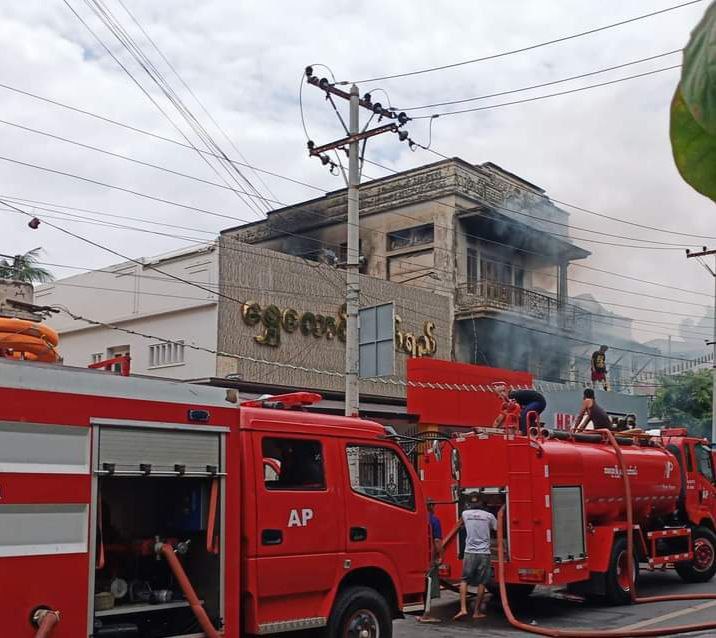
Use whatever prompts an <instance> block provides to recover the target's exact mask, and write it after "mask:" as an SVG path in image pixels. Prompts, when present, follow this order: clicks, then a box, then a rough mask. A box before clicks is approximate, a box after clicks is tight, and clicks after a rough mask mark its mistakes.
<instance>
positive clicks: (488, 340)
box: [222, 158, 589, 381]
mask: <svg viewBox="0 0 716 638" xmlns="http://www.w3.org/2000/svg"><path fill="white" fill-rule="evenodd" d="M346 212H347V194H346V190H345V189H341V190H337V191H334V192H330V193H327V194H326V195H325V196H324V197H320V198H316V199H313V200H310V201H305V202H301V203H299V204H295V205H292V206H288V207H285V208H281V209H276V210H273V211H271V212H270V213H269V214H268V216H267V219H266V220H261V221H258V222H254V223H250V224H246V225H243V226H240V227H236V228H230V229H227V230H225V231H223V232H222V239H223V241H224V242H225V243H227V244H228V245H231V243H232V242H243V243H248V244H253V245H256V246H260V247H261V248H266V249H270V250H274V251H277V252H281V253H286V254H290V255H293V256H297V257H301V258H303V259H304V260H306V261H315V262H323V263H329V264H332V265H334V266H335V267H336V268H341V267H342V266H343V265H344V263H345V260H346V246H347V244H346ZM360 219H361V229H360V234H361V240H360V255H361V272H362V273H363V274H364V275H369V276H371V277H374V278H378V279H383V280H387V281H391V282H395V283H402V284H405V285H406V286H414V287H418V288H423V289H428V290H429V291H430V292H433V293H435V294H438V295H443V296H445V297H447V298H448V300H449V315H450V316H449V317H447V318H446V317H441V318H440V319H441V320H445V319H448V320H449V321H451V322H452V325H453V329H452V346H451V353H450V354H451V358H452V359H454V360H457V361H464V362H468V363H477V364H484V365H490V366H495V367H504V368H512V369H521V370H528V371H530V372H532V373H533V374H534V375H535V376H536V377H537V378H540V379H544V380H552V381H562V380H567V379H568V378H569V368H570V347H571V346H572V345H573V342H570V340H569V339H565V337H569V336H570V335H578V336H581V334H582V333H581V331H583V330H584V329H586V326H588V323H589V322H588V312H587V311H585V310H584V309H583V308H580V307H578V306H576V305H573V304H571V303H570V302H569V292H568V285H567V284H568V279H567V272H568V268H569V264H570V263H571V262H572V261H574V260H578V259H584V258H586V257H587V256H588V255H589V252H588V251H586V250H584V249H582V248H580V247H579V246H577V245H575V244H574V243H573V242H572V241H571V240H570V238H569V214H568V213H567V212H566V211H564V210H562V209H561V208H559V207H557V206H555V205H554V204H553V203H552V202H551V201H550V199H549V197H548V196H547V195H546V194H545V191H544V190H543V189H541V188H539V187H538V186H535V185H534V184H532V183H530V182H528V181H526V180H524V179H522V178H520V177H518V176H517V175H514V174H512V173H510V172H509V171H506V170H504V169H503V168H501V167H499V166H497V165H496V164H493V163H485V164H480V165H474V164H470V163H468V162H466V161H463V160H461V159H457V158H453V159H448V160H444V161H440V162H436V163H433V164H429V165H426V166H422V167H419V168H415V169H411V170H408V171H403V172H401V173H397V174H395V175H393V176H390V177H384V178H381V179H375V180H372V181H368V182H364V183H363V184H362V185H361V189H360ZM362 303H363V304H364V305H370V303H369V302H368V301H367V300H363V301H362ZM426 312H427V310H426ZM435 319H436V318H435V317H427V316H426V317H425V320H426V321H427V320H435Z"/></svg>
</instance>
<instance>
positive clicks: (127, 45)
mask: <svg viewBox="0 0 716 638" xmlns="http://www.w3.org/2000/svg"><path fill="white" fill-rule="evenodd" d="M63 2H64V3H65V5H66V6H67V7H68V8H69V9H70V11H71V12H72V13H73V14H74V16H75V17H76V18H77V20H78V21H79V22H80V23H81V24H82V25H83V26H84V27H85V29H86V30H87V31H88V32H89V33H90V34H91V35H92V36H93V37H94V39H95V40H96V41H97V42H98V43H99V44H100V45H101V46H102V48H103V49H104V50H105V51H106V52H107V54H108V55H109V56H110V57H111V58H112V59H113V60H114V61H115V62H116V63H117V65H118V66H119V67H120V68H121V69H122V70H123V71H124V73H125V74H126V75H127V76H128V77H129V78H130V79H131V80H132V82H133V83H134V84H135V85H136V86H137V88H139V90H140V91H141V92H142V93H143V94H144V95H145V96H146V97H147V99H148V100H149V101H150V102H151V103H152V104H153V105H154V106H155V107H156V109H157V110H158V111H159V112H160V113H161V114H162V116H163V117H164V118H165V119H166V120H167V121H168V122H169V123H170V124H171V125H172V127H173V128H174V129H175V130H176V131H177V132H178V133H179V134H180V135H181V136H182V137H183V138H184V139H185V140H186V141H187V143H188V144H190V145H191V146H192V147H193V148H194V150H195V151H196V152H197V153H198V154H199V157H200V158H201V159H202V160H203V161H204V163H205V164H206V165H207V166H209V167H210V168H211V169H212V171H214V173H215V174H216V175H217V176H218V177H219V178H220V179H222V180H223V179H225V178H223V177H222V175H221V174H220V173H219V171H218V170H217V169H216V167H215V166H214V165H213V164H212V163H211V162H209V160H208V159H207V158H206V156H204V155H203V154H201V152H200V151H199V149H198V148H197V147H196V146H195V145H194V144H193V143H192V142H191V140H190V139H189V137H188V136H187V135H186V134H185V133H184V131H183V130H182V129H181V128H180V127H179V126H178V125H177V124H176V123H175V122H174V120H173V119H172V118H171V117H170V116H169V114H168V113H167V112H166V111H165V110H164V109H163V108H162V107H161V105H160V104H159V103H158V102H157V101H156V100H155V99H154V97H153V96H152V95H151V94H150V93H149V91H148V90H147V89H146V88H145V87H144V86H143V85H142V83H141V82H140V81H139V80H138V79H137V78H136V77H134V75H133V74H132V72H131V71H130V70H129V69H128V68H127V67H126V66H125V65H124V64H123V63H122V62H121V61H120V60H119V58H118V57H117V56H116V55H115V54H114V53H113V52H112V51H111V49H110V48H109V47H108V46H107V45H106V44H105V43H104V41H103V40H102V38H100V37H99V35H97V33H96V32H95V31H94V30H93V29H92V27H90V25H89V24H88V23H87V22H86V21H85V20H84V19H83V18H82V17H81V16H80V15H79V13H77V11H75V9H74V8H73V7H72V5H71V4H70V3H69V1H68V0H63ZM85 2H86V4H88V6H90V8H91V9H92V10H93V11H95V13H96V14H97V16H98V17H99V18H100V20H102V21H103V22H104V24H105V26H106V27H107V29H109V31H110V32H111V33H112V34H113V35H114V36H115V37H116V38H117V40H119V42H120V43H121V44H122V45H123V46H124V47H125V48H126V49H127V50H128V51H129V52H130V54H132V56H133V57H134V58H135V60H136V61H137V62H138V63H139V65H140V66H141V67H142V68H143V69H144V71H145V72H146V73H147V75H149V76H150V78H151V79H152V80H154V82H155V84H157V86H158V87H159V88H160V90H161V91H162V92H163V93H164V95H165V96H166V97H167V99H169V101H170V102H171V103H172V104H173V106H174V107H175V108H176V109H177V110H178V111H179V113H180V114H181V115H182V116H183V117H184V119H185V121H186V122H187V124H188V125H189V126H190V128H192V130H193V131H194V133H195V134H196V135H197V136H198V137H199V139H200V140H201V141H202V143H203V144H204V145H205V147H206V148H207V149H209V148H210V146H211V145H210V142H209V141H207V139H206V137H202V132H204V133H205V131H202V130H200V124H199V123H198V121H197V120H196V118H194V121H192V119H191V117H193V116H191V114H190V113H188V112H185V111H183V110H182V107H181V106H180V105H179V104H178V103H177V102H178V96H175V95H174V96H172V95H171V94H170V92H171V89H170V88H167V87H166V85H165V84H162V82H161V81H160V79H159V78H158V77H156V76H155V75H153V74H152V70H151V69H152V68H153V65H152V63H151V61H149V60H148V59H146V57H145V58H144V59H140V57H139V56H141V51H139V52H135V51H134V50H133V49H132V46H131V44H130V43H129V42H127V41H126V40H123V39H122V36H121V35H120V34H119V33H118V31H117V28H116V27H115V28H113V26H112V24H111V23H110V22H109V18H108V17H107V18H106V20H107V21H105V19H103V15H104V14H103V13H102V8H101V7H99V6H97V8H96V9H95V7H94V6H93V5H91V4H90V2H89V0H85ZM154 70H155V71H156V69H155V68H154ZM156 73H157V75H159V76H161V74H159V72H158V71H156ZM174 98H176V99H174ZM207 136H208V134H207ZM215 152H219V154H220V155H221V154H222V153H221V152H220V149H219V150H218V151H217V150H215ZM220 165H221V166H222V167H223V168H224V170H225V171H227V172H228V173H229V175H230V176H231V172H230V171H228V169H227V167H226V166H225V165H224V164H223V163H222V162H221V161H220ZM232 168H234V169H235V167H233V165H232ZM234 179H236V178H235V176H234ZM227 185H228V184H227ZM236 195H237V197H239V199H241V201H243V202H244V204H246V205H247V207H248V208H249V209H251V210H253V211H254V212H256V213H258V214H259V215H260V214H261V209H260V208H258V207H256V206H253V205H252V204H251V200H244V198H243V197H242V196H241V195H240V194H239V193H236Z"/></svg>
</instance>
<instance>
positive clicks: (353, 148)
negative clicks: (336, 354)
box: [345, 84, 360, 416]
mask: <svg viewBox="0 0 716 638" xmlns="http://www.w3.org/2000/svg"><path fill="white" fill-rule="evenodd" d="M350 95H351V96H350V114H349V126H348V134H349V135H350V136H351V137H352V138H355V136H356V135H357V134H358V130H359V114H358V111H359V109H360V104H359V102H358V100H359V97H358V87H357V86H356V85H355V84H354V85H353V86H351V94H350ZM358 144H359V142H358V140H357V139H353V140H352V141H351V143H350V144H349V146H348V218H347V220H346V223H347V225H348V228H347V235H348V237H347V240H348V245H347V247H346V248H347V250H346V400H345V402H346V406H345V413H346V416H353V415H358V412H359V401H360V396H359V383H358V382H359V376H358V373H359V352H360V350H359V348H360V346H359V345H358V310H359V308H360V299H359V298H360V263H359V260H360V255H359V252H360V230H359V228H360V210H359V202H358V186H359V183H360V167H359V166H358Z"/></svg>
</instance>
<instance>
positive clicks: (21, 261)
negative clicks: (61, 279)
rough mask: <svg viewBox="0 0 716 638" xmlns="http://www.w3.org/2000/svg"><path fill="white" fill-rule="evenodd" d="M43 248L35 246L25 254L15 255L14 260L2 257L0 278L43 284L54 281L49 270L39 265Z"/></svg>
mask: <svg viewBox="0 0 716 638" xmlns="http://www.w3.org/2000/svg"><path fill="white" fill-rule="evenodd" d="M41 252H42V248H34V249H33V250H30V251H28V252H26V253H25V254H24V255H15V256H14V257H13V258H12V261H10V260H7V259H0V279H14V280H16V281H26V282H28V283H33V282H38V283H41V284H44V283H47V282H50V281H53V280H54V279H55V278H54V276H53V275H52V273H51V272H50V271H49V270H46V269H45V268H42V266H38V265H37V262H38V261H39V259H40V253H41Z"/></svg>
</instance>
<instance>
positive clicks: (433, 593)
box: [418, 498, 443, 623]
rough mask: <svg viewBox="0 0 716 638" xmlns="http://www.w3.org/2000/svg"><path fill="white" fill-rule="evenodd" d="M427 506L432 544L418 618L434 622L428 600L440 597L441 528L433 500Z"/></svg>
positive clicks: (437, 620) (435, 619)
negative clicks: (421, 611)
mask: <svg viewBox="0 0 716 638" xmlns="http://www.w3.org/2000/svg"><path fill="white" fill-rule="evenodd" d="M427 506H428V524H429V526H430V538H431V541H430V542H431V544H432V563H431V565H430V571H429V572H428V575H427V588H426V589H427V591H426V593H425V611H424V612H423V615H422V616H420V618H418V620H419V621H420V622H427V623H436V622H440V620H439V619H438V618H435V617H434V616H431V615H430V601H431V600H432V599H433V598H440V573H439V570H440V563H441V561H442V554H443V528H442V525H441V524H440V519H439V518H438V517H437V516H436V515H435V501H433V499H431V498H429V499H428V501H427Z"/></svg>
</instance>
